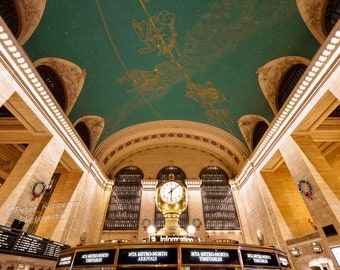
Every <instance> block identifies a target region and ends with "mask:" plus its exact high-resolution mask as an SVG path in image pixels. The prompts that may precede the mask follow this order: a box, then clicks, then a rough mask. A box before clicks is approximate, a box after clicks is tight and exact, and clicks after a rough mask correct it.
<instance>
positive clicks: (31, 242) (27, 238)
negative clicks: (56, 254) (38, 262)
mask: <svg viewBox="0 0 340 270" xmlns="http://www.w3.org/2000/svg"><path fill="white" fill-rule="evenodd" d="M45 246H46V242H45V241H44V239H43V238H41V237H37V236H34V235H29V234H26V233H23V234H21V235H19V237H18V239H17V241H16V242H15V244H14V247H13V250H14V251H21V252H24V253H26V252H27V253H32V254H38V255H43V254H44V250H45Z"/></svg>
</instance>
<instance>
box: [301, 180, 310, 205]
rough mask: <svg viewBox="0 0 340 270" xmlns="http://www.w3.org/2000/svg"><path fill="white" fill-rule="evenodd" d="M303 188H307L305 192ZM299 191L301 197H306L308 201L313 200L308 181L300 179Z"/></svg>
mask: <svg viewBox="0 0 340 270" xmlns="http://www.w3.org/2000/svg"><path fill="white" fill-rule="evenodd" d="M304 186H307V189H308V190H307V191H306V190H305V189H304V188H303V187H304ZM298 188H299V191H300V193H301V194H302V195H304V196H306V197H307V198H308V199H309V200H313V198H312V195H313V187H312V185H311V183H309V181H307V180H304V179H301V180H300V181H299V184H298Z"/></svg>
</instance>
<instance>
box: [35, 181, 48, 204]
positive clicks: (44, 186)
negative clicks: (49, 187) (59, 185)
mask: <svg viewBox="0 0 340 270" xmlns="http://www.w3.org/2000/svg"><path fill="white" fill-rule="evenodd" d="M38 186H41V189H40V191H39V192H37V187H38ZM45 191H46V184H45V183H44V182H43V181H37V182H35V183H34V185H33V187H32V195H33V197H32V201H35V199H37V198H39V197H40V196H41V195H43V194H44V192H45Z"/></svg>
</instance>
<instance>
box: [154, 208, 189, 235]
mask: <svg viewBox="0 0 340 270" xmlns="http://www.w3.org/2000/svg"><path fill="white" fill-rule="evenodd" d="M179 215H180V214H178V213H166V214H164V218H165V226H164V227H163V228H162V229H160V230H159V231H158V232H157V234H156V235H162V236H188V232H187V231H186V230H184V229H183V228H181V227H180V226H179V224H178V221H179Z"/></svg>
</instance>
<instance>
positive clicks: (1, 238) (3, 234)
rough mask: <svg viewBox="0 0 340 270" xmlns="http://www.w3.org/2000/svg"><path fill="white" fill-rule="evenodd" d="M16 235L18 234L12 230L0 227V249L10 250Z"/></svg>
mask: <svg viewBox="0 0 340 270" xmlns="http://www.w3.org/2000/svg"><path fill="white" fill-rule="evenodd" d="M17 235H18V233H14V232H12V229H10V228H6V227H3V226H0V249H5V250H11V249H12V248H13V245H14V243H15V240H16V239H17Z"/></svg>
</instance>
